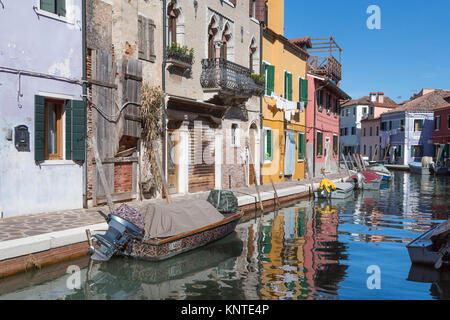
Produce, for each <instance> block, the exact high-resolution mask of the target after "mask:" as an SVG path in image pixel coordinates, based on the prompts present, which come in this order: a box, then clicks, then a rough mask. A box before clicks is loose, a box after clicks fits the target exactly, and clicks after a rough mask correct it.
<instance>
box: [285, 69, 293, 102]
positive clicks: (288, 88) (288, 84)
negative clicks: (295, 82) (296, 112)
mask: <svg viewBox="0 0 450 320" xmlns="http://www.w3.org/2000/svg"><path fill="white" fill-rule="evenodd" d="M284 98H285V99H286V100H289V101H292V73H290V72H289V71H284Z"/></svg>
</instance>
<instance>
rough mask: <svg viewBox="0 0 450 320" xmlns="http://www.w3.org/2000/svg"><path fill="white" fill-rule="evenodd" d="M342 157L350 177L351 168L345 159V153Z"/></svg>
mask: <svg viewBox="0 0 450 320" xmlns="http://www.w3.org/2000/svg"><path fill="white" fill-rule="evenodd" d="M342 159H344V165H345V169H346V170H347V174H348V176H349V177H350V176H351V174H350V169H349V168H348V165H347V160H345V155H344V154H342Z"/></svg>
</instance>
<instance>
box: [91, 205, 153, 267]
mask: <svg viewBox="0 0 450 320" xmlns="http://www.w3.org/2000/svg"><path fill="white" fill-rule="evenodd" d="M123 212H126V213H127V214H125V215H124V214H123ZM130 212H131V213H132V215H134V216H135V215H136V214H137V215H139V218H140V219H142V217H140V214H139V213H137V212H136V211H135V210H134V209H132V208H130V207H128V206H127V205H125V204H123V205H122V206H120V208H119V209H118V210H116V211H114V213H111V214H109V215H108V216H106V215H104V214H102V215H104V217H105V220H106V222H107V223H108V226H109V228H108V231H106V233H105V234H104V235H101V234H95V235H94V236H93V238H94V240H95V241H96V243H97V244H98V247H97V248H95V247H93V246H91V247H90V250H89V251H90V253H91V254H92V255H91V259H92V260H98V261H108V260H109V259H110V258H111V257H112V256H113V255H114V254H115V253H116V252H118V251H122V252H123V251H125V250H128V252H129V253H131V251H132V244H133V241H134V240H137V241H142V239H143V238H144V233H145V232H144V230H143V229H144V228H143V220H142V224H141V223H138V224H140V226H137V225H136V224H135V223H132V222H130V220H133V219H127V217H128V216H130V215H129V213H130ZM124 216H125V217H124ZM134 218H136V216H135V217H134Z"/></svg>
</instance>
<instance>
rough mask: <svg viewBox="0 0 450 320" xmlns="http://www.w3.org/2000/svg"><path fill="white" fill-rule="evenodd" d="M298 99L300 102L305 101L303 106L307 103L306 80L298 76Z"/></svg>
mask: <svg viewBox="0 0 450 320" xmlns="http://www.w3.org/2000/svg"><path fill="white" fill-rule="evenodd" d="M298 90H299V93H298V99H299V101H300V102H304V103H305V107H306V105H307V104H308V80H307V79H302V78H299V81H298Z"/></svg>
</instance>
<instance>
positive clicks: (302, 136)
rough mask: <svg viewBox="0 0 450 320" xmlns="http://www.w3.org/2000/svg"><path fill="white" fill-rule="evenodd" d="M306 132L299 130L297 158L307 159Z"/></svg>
mask: <svg viewBox="0 0 450 320" xmlns="http://www.w3.org/2000/svg"><path fill="white" fill-rule="evenodd" d="M305 145H306V143H305V133H304V132H299V133H298V135H297V152H298V154H297V160H303V159H305Z"/></svg>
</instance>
